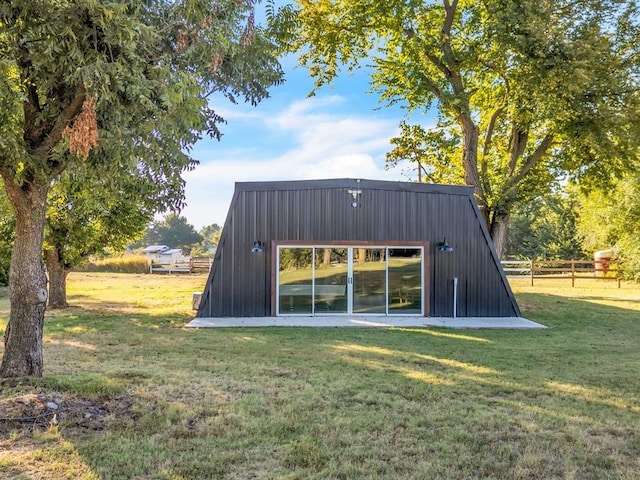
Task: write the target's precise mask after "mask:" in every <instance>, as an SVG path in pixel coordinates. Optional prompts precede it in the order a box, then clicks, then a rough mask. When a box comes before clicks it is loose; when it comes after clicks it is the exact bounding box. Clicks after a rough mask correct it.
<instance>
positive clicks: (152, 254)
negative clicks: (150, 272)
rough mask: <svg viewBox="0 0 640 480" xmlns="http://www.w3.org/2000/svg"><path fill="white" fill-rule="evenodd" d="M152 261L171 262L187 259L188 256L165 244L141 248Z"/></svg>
mask: <svg viewBox="0 0 640 480" xmlns="http://www.w3.org/2000/svg"><path fill="white" fill-rule="evenodd" d="M142 251H143V252H144V254H145V255H146V256H147V258H148V259H149V260H150V261H152V262H153V263H160V264H163V265H164V264H171V263H176V262H181V261H189V257H185V256H183V255H182V250H181V249H179V248H170V247H168V246H167V245H149V246H148V247H147V248H144V249H143V250H142Z"/></svg>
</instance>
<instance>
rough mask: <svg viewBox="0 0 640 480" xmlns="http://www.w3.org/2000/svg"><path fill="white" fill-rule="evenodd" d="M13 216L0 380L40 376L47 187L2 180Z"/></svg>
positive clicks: (10, 179) (44, 301) (44, 288)
mask: <svg viewBox="0 0 640 480" xmlns="http://www.w3.org/2000/svg"><path fill="white" fill-rule="evenodd" d="M4 183H5V189H6V191H7V195H8V197H9V200H10V201H11V204H12V205H13V207H14V209H15V214H16V230H15V241H14V246H13V250H12V253H11V270H10V273H9V290H10V301H11V312H10V314H9V324H8V325H7V329H6V331H5V334H4V355H3V357H2V365H1V366H0V377H4V378H6V377H21V376H33V377H41V376H42V333H43V332H42V330H43V326H44V311H45V308H46V300H47V279H46V276H45V273H44V266H43V264H42V237H43V231H44V219H45V208H46V199H47V190H48V186H47V184H46V183H45V184H44V185H38V184H37V181H35V182H34V181H32V182H25V183H24V184H23V185H22V186H19V185H16V183H15V182H14V180H13V179H12V178H10V177H8V178H7V177H5V179H4Z"/></svg>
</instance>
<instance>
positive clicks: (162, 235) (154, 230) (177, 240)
mask: <svg viewBox="0 0 640 480" xmlns="http://www.w3.org/2000/svg"><path fill="white" fill-rule="evenodd" d="M202 240H203V239H202V236H201V235H200V234H199V233H198V232H197V231H196V229H195V228H194V226H193V225H191V224H190V223H189V222H188V221H187V219H186V218H185V217H183V216H181V215H178V214H177V213H170V214H169V215H167V216H166V217H165V218H164V219H163V220H158V221H156V222H153V223H152V224H151V226H150V227H149V228H148V229H147V232H146V233H145V234H144V237H142V239H141V240H140V241H139V242H138V244H139V245H143V246H148V245H167V246H168V247H171V248H181V249H182V250H183V251H185V252H190V251H191V249H192V248H193V247H194V246H195V245H196V244H198V243H200V242H202Z"/></svg>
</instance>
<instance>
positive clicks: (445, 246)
mask: <svg viewBox="0 0 640 480" xmlns="http://www.w3.org/2000/svg"><path fill="white" fill-rule="evenodd" d="M438 251H439V252H444V253H451V252H453V247H452V246H451V245H449V242H447V237H444V241H442V242H439V243H438Z"/></svg>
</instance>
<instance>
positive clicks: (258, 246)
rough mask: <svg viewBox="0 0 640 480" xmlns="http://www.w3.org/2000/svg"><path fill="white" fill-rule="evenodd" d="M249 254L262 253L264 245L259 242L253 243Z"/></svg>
mask: <svg viewBox="0 0 640 480" xmlns="http://www.w3.org/2000/svg"><path fill="white" fill-rule="evenodd" d="M251 253H264V244H263V243H262V242H261V241H260V240H256V241H255V242H253V247H251Z"/></svg>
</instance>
